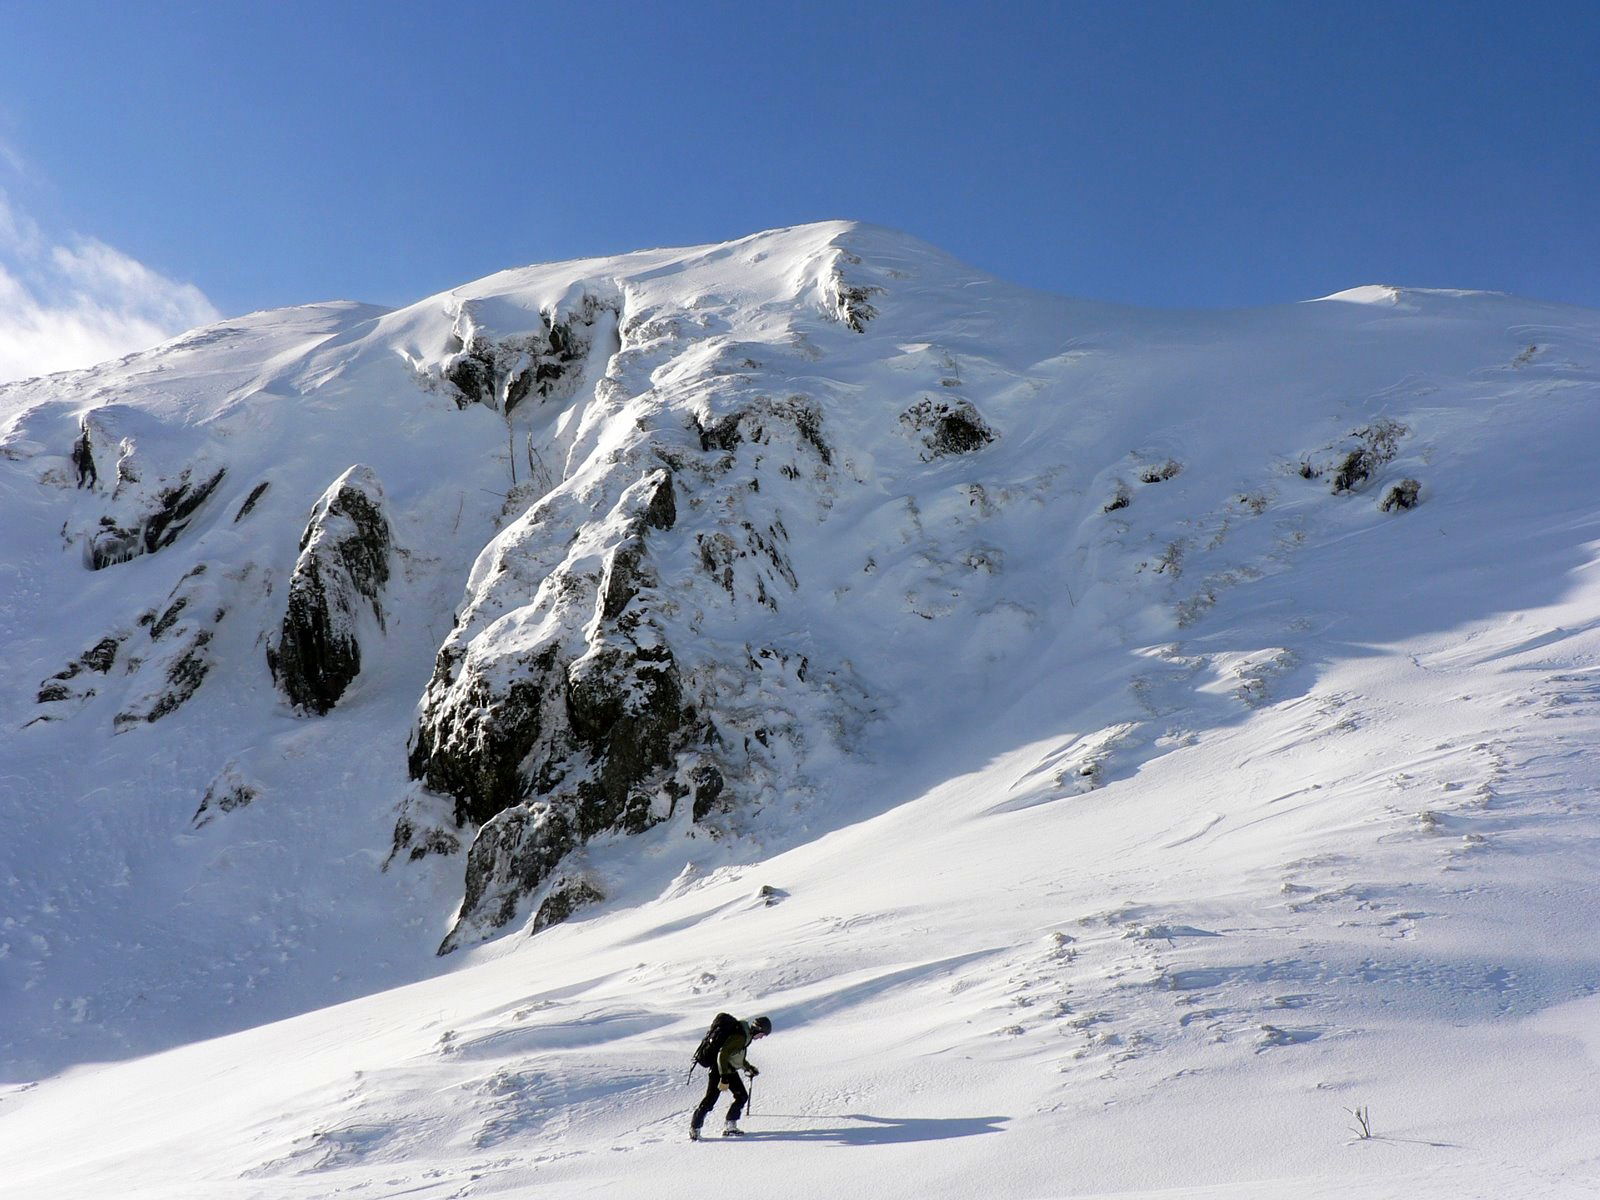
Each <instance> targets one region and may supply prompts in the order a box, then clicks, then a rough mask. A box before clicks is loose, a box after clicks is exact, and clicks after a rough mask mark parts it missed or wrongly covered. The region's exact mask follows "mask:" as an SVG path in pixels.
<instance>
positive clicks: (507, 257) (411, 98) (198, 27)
mask: <svg viewBox="0 0 1600 1200" xmlns="http://www.w3.org/2000/svg"><path fill="white" fill-rule="evenodd" d="M0 29H3V30H4V33H3V34H0V191H3V194H4V196H5V197H6V198H7V199H6V203H7V205H8V207H9V212H10V223H11V224H12V225H13V226H16V225H18V224H22V225H25V226H27V227H28V228H30V229H31V230H32V231H33V232H34V233H35V235H36V236H35V238H34V240H33V246H34V250H35V258H34V260H33V261H32V265H31V266H30V265H29V264H28V263H26V262H24V263H22V264H21V265H18V264H17V262H16V261H15V253H13V262H12V266H11V273H12V276H13V278H14V280H15V279H20V280H21V281H22V286H23V287H24V288H27V289H31V291H30V292H29V294H30V295H31V296H32V297H33V298H34V299H36V300H39V301H40V302H41V303H45V302H46V301H48V300H49V299H50V297H56V298H57V299H58V300H59V302H60V303H65V302H66V301H65V300H60V298H61V297H63V296H66V295H68V293H69V290H70V289H69V286H68V285H67V284H64V283H63V282H62V281H61V280H60V279H59V278H56V279H55V280H54V281H52V279H51V278H50V273H51V269H52V268H51V267H50V266H49V264H48V263H45V260H44V259H41V258H39V257H38V255H39V254H40V253H43V251H41V250H40V248H41V247H43V248H45V250H54V249H57V248H60V247H66V248H67V249H68V250H69V251H71V252H78V251H81V250H82V249H83V247H84V246H86V245H93V246H96V247H101V248H103V249H106V250H111V248H115V251H114V252H115V253H117V254H120V255H123V256H125V257H126V258H127V259H128V260H129V261H130V262H132V263H134V264H135V265H138V266H141V267H142V268H145V269H147V270H148V271H149V272H151V273H152V275H153V276H154V277H156V278H160V279H165V280H172V281H182V282H184V283H190V284H193V285H194V286H195V287H197V288H198V289H199V290H200V292H202V293H203V297H202V299H203V300H205V301H207V302H209V303H210V304H213V305H214V306H215V307H216V309H217V310H219V311H222V312H238V311H244V310H248V309H253V308H260V307H267V306H273V305H279V304H289V303H297V302H301V301H308V300H314V299H326V298H333V297H349V298H354V299H362V300H370V301H374V302H378V303H389V304H398V303H405V302H409V301H411V300H413V299H417V298H419V297H421V296H423V295H425V294H427V293H430V292H432V291H436V290H440V289H443V288H446V287H449V286H452V285H454V284H456V283H459V282H462V281H465V280H467V279H470V278H474V277H476V276H479V275H482V274H486V273H488V272H490V271H493V270H498V269H500V268H502V267H506V266H511V265H516V264H520V263H524V262H531V261H538V260H544V259H553V258H568V257H576V256H580V255H589V254H603V253H612V252H618V251H624V250H629V249H636V248H639V247H642V246H653V245H670V244H679V243H694V242H705V241H721V240H726V239H728V238H732V237H736V236H740V235H743V234H746V233H750V232H754V231H756V230H758V229H763V228H768V227H772V226H777V225H787V224H794V223H797V222H802V221H809V220H817V219H824V218H832V217H854V218H859V219H863V220H869V221H874V222H878V223H882V224H885V225H891V226H895V227H897V228H901V229H905V230H907V231H909V232H912V233H915V234H917V235H919V236H921V237H924V238H926V239H928V240H930V241H932V242H935V243H937V244H939V245H941V246H943V247H944V248H946V249H948V250H950V251H952V252H953V253H955V254H957V255H959V256H960V257H963V258H965V259H967V260H969V261H971V262H973V263H976V264H977V265H979V266H982V267H985V268H987V269H989V270H991V271H993V272H995V273H997V274H999V275H1002V276H1004V277H1007V278H1010V279H1012V280H1015V281H1018V282H1022V283H1027V284H1032V285H1035V286H1039V287H1044V288H1049V289H1051V290H1055V291H1060V292H1066V293H1071V294H1075V295H1081V296H1087V297H1094V298H1103V299H1111V300H1120V301H1128V302H1132V303H1138V304H1149V305H1162V306H1188V305H1198V306H1232V305H1247V304H1263V303H1272V302H1278V301H1285V300H1296V299H1303V298H1307V297H1311V296H1316V295H1321V294H1325V293H1327V292H1330V291H1334V290H1338V289H1340V288H1344V287H1348V286H1351V285H1355V284H1359V283H1367V282H1391V283H1402V284H1411V285H1418V286H1440V287H1481V288H1492V289H1499V290H1505V291H1512V292H1518V293H1521V294H1525V295H1533V296H1539V297H1544V298H1549V299H1555V300H1565V301H1570V302H1574V303H1580V304H1586V305H1591V306H1600V275H1597V272H1596V267H1595V264H1596V263H1597V262H1600V223H1597V221H1596V219H1595V215H1596V211H1597V205H1596V198H1597V196H1600V65H1597V64H1600V4H1595V3H1593V2H1592V0H1589V2H1583V3H1562V2H1555V0H1551V2H1548V3H1533V4H1511V3H1499V4H1486V3H1476V2H1472V0H1462V2H1458V3H1448V4H1445V3H1438V4H1424V3H1405V2H1394V0H1391V2H1389V3H1337V2H1335V3H1310V2H1305V3H1299V2H1296V3H1287V2H1286V3H1235V2H1223V3H1205V4H1201V3H1094V4H1013V5H998V6H988V5H978V4H972V3H966V4H915V5H913V4H893V3H880V4H861V3H816V4H793V5H787V6H776V5H770V6H769V5H760V4H755V3H744V4H705V3H701V4H687V3H686V4H653V5H646V4H620V3H605V2H591V3H586V4H581V5H578V4H564V5H558V4H532V3H522V4H513V3H459V4H449V5H446V4H420V3H371V4H363V3H329V2H326V0H323V2H319V3H313V4H307V3H275V4H266V3H244V2H242V0H230V2H226V3H171V2H167V3H160V2H154V3H140V4H124V3H115V4H113V3H98V4H85V3H73V2H66V0H50V2H48V3H46V2H45V0H0ZM5 223H6V221H5V210H3V209H0V230H3V227H4V225H5ZM14 250H15V248H14V247H13V251H14ZM0 253H3V248H0ZM4 261H5V260H4V259H3V258H0V269H3V268H4ZM41 264H44V265H41ZM0 282H3V281H0ZM3 300H4V297H3V295H0V302H3ZM192 311H195V312H198V311H200V310H199V309H198V308H195V309H193V310H192Z"/></svg>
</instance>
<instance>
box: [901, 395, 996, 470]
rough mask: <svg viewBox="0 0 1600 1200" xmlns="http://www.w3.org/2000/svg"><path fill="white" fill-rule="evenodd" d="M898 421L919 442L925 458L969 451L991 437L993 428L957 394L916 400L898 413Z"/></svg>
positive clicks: (990, 440) (984, 443)
mask: <svg viewBox="0 0 1600 1200" xmlns="http://www.w3.org/2000/svg"><path fill="white" fill-rule="evenodd" d="M900 424H901V426H902V428H904V429H905V430H906V431H907V432H909V433H911V434H913V435H914V436H916V437H917V439H918V440H919V441H920V442H921V443H922V446H923V455H922V457H923V458H924V459H934V458H941V457H944V456H945V455H950V454H969V453H971V452H972V451H974V450H981V449H982V448H983V447H984V446H987V445H988V444H989V443H990V442H992V441H994V438H995V433H994V430H993V429H991V428H990V427H989V423H988V422H987V421H985V420H984V419H983V417H981V416H980V415H979V414H978V410H977V409H976V408H974V407H973V406H972V404H971V403H969V402H968V401H966V400H964V399H962V398H960V397H959V396H950V397H934V396H930V397H928V398H927V399H924V400H919V401H917V403H915V404H913V405H912V406H911V407H910V408H908V409H906V411H905V412H903V413H901V414H900Z"/></svg>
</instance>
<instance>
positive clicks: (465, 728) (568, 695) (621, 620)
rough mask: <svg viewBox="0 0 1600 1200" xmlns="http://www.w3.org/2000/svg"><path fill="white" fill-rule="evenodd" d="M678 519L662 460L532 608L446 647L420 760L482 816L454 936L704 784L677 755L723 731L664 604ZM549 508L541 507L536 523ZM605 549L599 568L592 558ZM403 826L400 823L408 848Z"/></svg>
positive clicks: (475, 816) (399, 842) (428, 701)
mask: <svg viewBox="0 0 1600 1200" xmlns="http://www.w3.org/2000/svg"><path fill="white" fill-rule="evenodd" d="M676 520H677V505H676V501H675V499H674V496H673V481H672V474H671V472H670V471H668V470H666V469H656V470H653V471H650V472H649V473H647V474H646V475H645V476H643V477H642V478H641V479H639V480H638V482H636V483H635V484H634V485H633V486H632V487H629V488H627V489H626V490H625V491H624V492H623V494H622V495H621V497H620V498H619V499H618V501H617V502H616V504H615V505H614V506H613V508H612V509H611V511H610V513H609V514H608V515H607V517H606V519H605V520H604V521H603V522H602V523H601V524H600V527H599V528H598V529H597V530H595V531H594V533H595V534H596V536H597V538H598V540H600V541H601V542H603V543H604V545H603V548H602V547H601V546H596V547H593V548H591V551H590V553H583V554H579V555H577V556H576V558H569V559H567V560H566V561H563V562H562V563H560V564H559V565H558V566H556V567H555V569H553V570H551V571H550V572H549V573H548V574H547V575H546V576H545V577H544V578H543V581H542V583H541V585H540V586H539V588H538V593H537V597H536V599H535V602H534V604H533V605H532V606H531V611H530V612H527V613H521V612H518V613H513V614H509V615H507V616H506V617H505V618H503V619H502V620H500V621H497V622H491V623H489V624H488V625H487V626H486V627H485V628H483V629H482V630H478V631H475V633H474V631H472V630H471V629H470V627H468V628H467V629H465V630H458V633H460V634H462V636H461V637H459V638H452V640H451V641H448V642H446V644H445V646H444V647H443V648H442V649H441V650H440V653H439V656H438V660H437V661H436V663H435V669H434V676H433V679H432V681H431V682H430V684H429V686H428V690H427V692H426V693H425V695H424V696H423V701H422V706H421V707H422V712H421V718H420V720H419V722H418V725H417V729H416V732H415V734H414V736H413V742H412V749H411V756H410V766H411V773H412V776H413V778H415V779H418V780H420V781H421V782H422V783H423V784H424V785H425V786H426V787H427V788H428V789H430V790H432V791H435V792H439V793H443V794H445V795H447V796H450V797H452V798H453V800H454V803H455V814H456V820H457V823H458V824H459V825H463V826H465V825H469V824H475V825H478V826H480V828H479V830H478V833H477V837H476V838H475V839H474V841H473V844H472V847H471V849H470V850H469V852H468V856H467V880H466V891H465V896H464V898H463V902H462V907H461V914H460V917H459V919H458V921H457V924H456V927H455V928H454V929H453V930H452V931H451V934H450V936H449V937H448V938H447V939H446V941H445V943H444V945H443V946H442V947H441V952H444V951H448V950H451V949H454V948H455V947H456V946H458V945H461V944H463V943H464V942H465V941H467V940H470V939H471V938H473V937H476V936H481V935H482V934H484V933H486V932H489V931H491V930H493V929H496V928H499V927H500V926H502V925H504V924H505V923H506V922H508V921H509V920H511V919H512V917H513V916H514V915H515V913H516V911H517V909H518V906H519V905H520V903H521V901H522V899H523V898H524V897H526V896H528V895H529V894H530V893H532V892H534V891H535V890H537V889H538V888H539V887H540V886H541V885H543V884H544V883H545V882H546V881H547V880H548V879H549V878H550V876H551V874H552V872H553V871H555V869H556V868H557V866H558V865H559V864H560V863H561V861H562V860H563V859H564V858H565V857H566V855H567V854H569V853H570V852H571V851H573V850H575V849H576V848H578V847H579V846H581V845H583V844H584V843H585V842H586V841H588V840H589V839H590V838H592V837H594V836H595V835H597V834H599V833H601V832H604V831H608V830H616V831H621V832H629V833H636V832H639V831H641V830H643V829H646V828H648V827H649V826H651V825H653V824H655V823H656V822H658V821H660V820H662V819H664V818H665V817H667V816H668V815H670V814H671V813H672V811H673V810H674V808H675V806H676V803H677V800H678V799H679V798H681V797H683V796H687V795H690V794H691V793H692V791H693V786H692V785H690V784H688V783H686V782H684V781H682V780H680V779H679V778H678V776H679V775H680V767H684V768H685V769H687V766H688V765H690V764H687V763H685V764H680V761H679V760H680V758H691V757H693V755H692V754H691V751H692V750H693V748H694V747H695V746H696V745H702V744H704V743H705V742H706V741H707V740H708V739H709V738H710V731H709V729H708V728H707V727H706V726H705V725H704V723H703V721H702V720H701V719H700V715H699V713H698V711H697V708H696V705H695V704H694V702H693V701H692V700H691V699H690V697H689V696H688V695H687V693H686V689H685V687H684V684H683V680H682V677H681V675H680V672H679V669H678V664H677V661H676V658H675V656H674V654H673V651H672V648H671V646H670V645H669V644H668V639H667V635H666V632H665V630H664V629H663V627H662V625H661V623H660V622H659V621H658V620H657V619H656V618H655V616H654V614H653V612H652V605H653V603H654V601H655V598H656V597H655V592H656V589H657V587H658V585H659V579H658V577H657V573H656V570H655V567H654V565H653V563H652V561H651V554H650V548H649V544H650V539H651V537H652V536H653V534H655V533H657V532H661V531H665V530H669V529H671V528H672V527H673V525H674V524H675V522H676ZM541 523H542V522H541V519H540V517H539V516H538V514H537V513H536V514H535V515H532V516H530V518H529V524H530V528H529V529H528V530H527V531H525V532H527V533H529V534H534V533H535V532H536V530H537V527H538V526H539V525H540V524H541ZM550 532H553V531H550ZM532 540H533V542H534V543H536V544H538V543H542V540H543V539H541V538H538V537H536V536H535V537H533V539H532ZM530 548H531V547H530ZM522 549H523V547H522V546H519V545H518V544H517V542H516V541H515V540H513V541H511V542H509V543H508V544H507V545H506V546H504V547H503V548H502V550H501V555H502V557H501V559H500V561H499V562H498V563H497V564H495V567H494V568H492V569H493V570H496V571H498V572H499V573H502V574H503V573H505V572H507V571H510V570H513V569H514V568H513V567H512V565H511V563H510V562H509V561H508V558H507V556H508V555H515V556H517V557H520V553H519V552H520V551H521V550H522ZM595 552H598V555H597V556H598V557H599V559H600V564H601V565H600V570H599V572H598V573H593V572H591V571H586V570H584V569H583V565H584V564H585V563H587V562H591V561H593V557H592V556H591V555H592V554H594V553H595ZM692 765H693V766H697V767H701V768H703V767H704V764H703V763H701V762H699V761H698V760H697V761H696V762H695V763H693V764H692ZM702 773H703V772H702ZM701 786H702V787H703V786H704V785H703V784H702V785H701ZM406 840H407V837H406V836H405V831H403V830H401V829H397V830H396V850H397V852H399V851H401V850H403V849H404V843H405V841H406ZM558 907H559V906H558ZM552 911H554V910H552ZM548 916H549V914H547V917H548Z"/></svg>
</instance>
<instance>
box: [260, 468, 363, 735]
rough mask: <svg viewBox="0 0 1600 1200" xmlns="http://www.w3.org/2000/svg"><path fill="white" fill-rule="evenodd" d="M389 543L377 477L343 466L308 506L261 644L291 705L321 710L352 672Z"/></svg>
mask: <svg viewBox="0 0 1600 1200" xmlns="http://www.w3.org/2000/svg"><path fill="white" fill-rule="evenodd" d="M392 544H393V539H392V536H391V534H390V530H389V522H388V518H387V517H386V516H385V515H384V498H383V488H382V486H381V485H380V484H379V483H378V478H377V476H376V475H375V474H373V472H372V470H371V468H369V467H363V466H354V467H351V468H350V469H349V470H348V471H346V472H345V473H344V474H343V475H341V476H340V477H339V478H338V479H337V480H335V481H334V483H333V484H332V485H331V486H330V487H329V488H328V490H327V491H326V492H325V493H323V496H322V499H320V500H318V501H317V504H316V506H315V507H314V508H313V509H312V510H311V519H310V521H309V522H308V523H307V525H306V530H305V533H304V535H303V536H302V537H301V539H300V557H299V559H298V560H297V561H296V562H295V568H294V575H293V577H292V578H291V579H290V581H289V600H288V606H287V610H286V611H285V613H284V617H283V624H282V626H281V628H280V629H279V631H278V634H277V636H276V637H275V638H274V639H273V641H272V642H271V643H270V644H269V645H268V647H267V666H268V668H269V669H270V670H271V672H272V677H273V678H274V679H275V680H276V681H277V683H278V686H279V687H280V688H281V689H282V690H283V693H284V695H285V696H286V697H287V698H288V700H289V703H291V704H292V705H294V706H295V707H296V708H297V709H300V710H302V711H304V712H309V713H315V714H317V715H321V714H323V713H326V712H328V711H329V710H330V709H332V708H333V706H334V705H335V704H337V703H338V701H339V697H340V696H342V695H343V694H344V692H345V689H346V688H348V687H349V686H350V683H351V681H352V680H354V679H355V677H356V676H357V675H358V674H360V672H361V643H360V638H359V635H360V633H361V628H360V627H361V624H362V620H361V617H362V614H363V613H365V612H368V611H370V612H371V615H372V620H373V622H374V624H375V626H376V628H377V630H380V631H381V630H382V628H383V605H382V595H383V589H384V586H385V585H386V584H387V583H388V581H389V554H390V550H391V547H392Z"/></svg>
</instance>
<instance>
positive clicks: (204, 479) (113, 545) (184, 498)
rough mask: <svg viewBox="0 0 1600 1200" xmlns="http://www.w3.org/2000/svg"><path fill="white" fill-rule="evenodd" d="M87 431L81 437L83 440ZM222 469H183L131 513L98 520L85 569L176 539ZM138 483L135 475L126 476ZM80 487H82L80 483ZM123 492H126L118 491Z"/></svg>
mask: <svg viewBox="0 0 1600 1200" xmlns="http://www.w3.org/2000/svg"><path fill="white" fill-rule="evenodd" d="M87 436H88V434H87V431H85V434H84V438H85V439H87ZM226 475H227V469H226V468H225V467H217V468H214V469H211V470H206V469H203V468H202V469H199V470H196V469H194V468H189V467H185V468H184V469H183V470H182V471H181V472H179V474H178V476H177V478H175V479H173V480H172V481H170V482H166V481H163V482H162V484H160V485H158V486H156V487H155V488H154V489H152V494H150V495H149V497H148V498H147V499H146V501H145V503H144V504H142V505H138V506H136V507H135V511H134V512H133V513H131V514H119V515H116V516H112V515H107V516H104V517H101V518H100V524H99V528H97V529H96V530H95V531H94V533H93V534H92V535H91V536H90V538H89V546H88V553H87V560H88V566H89V567H90V569H91V570H95V571H99V570H103V569H104V568H106V567H110V566H115V565H116V564H117V563H123V562H127V561H128V560H129V559H132V558H138V557H139V556H140V555H142V554H154V553H155V552H156V551H158V550H164V549H165V548H166V547H168V546H170V545H172V543H173V542H175V541H177V540H178V537H179V535H181V534H182V533H183V532H184V530H186V529H187V528H189V525H190V523H191V522H192V521H193V520H194V517H195V514H196V513H198V512H199V511H200V507H201V506H202V505H203V504H204V503H205V502H206V501H207V500H208V499H210V498H211V495H212V493H213V492H215V491H216V490H217V488H218V486H219V485H220V484H221V483H222V480H223V478H224V477H225V476H226ZM126 478H127V480H128V481H129V482H132V483H138V482H139V480H138V477H137V476H127V477H126ZM80 486H84V485H83V484H81V483H80ZM119 490H122V491H124V492H126V490H127V489H119Z"/></svg>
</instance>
